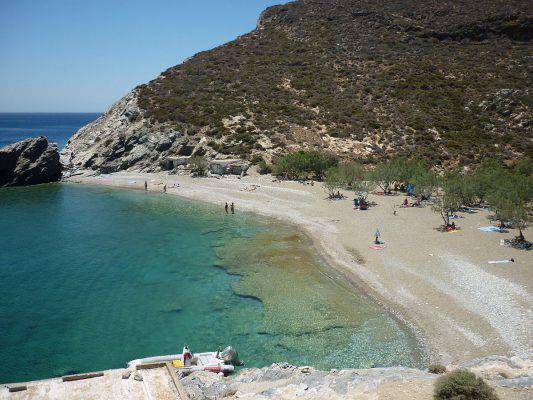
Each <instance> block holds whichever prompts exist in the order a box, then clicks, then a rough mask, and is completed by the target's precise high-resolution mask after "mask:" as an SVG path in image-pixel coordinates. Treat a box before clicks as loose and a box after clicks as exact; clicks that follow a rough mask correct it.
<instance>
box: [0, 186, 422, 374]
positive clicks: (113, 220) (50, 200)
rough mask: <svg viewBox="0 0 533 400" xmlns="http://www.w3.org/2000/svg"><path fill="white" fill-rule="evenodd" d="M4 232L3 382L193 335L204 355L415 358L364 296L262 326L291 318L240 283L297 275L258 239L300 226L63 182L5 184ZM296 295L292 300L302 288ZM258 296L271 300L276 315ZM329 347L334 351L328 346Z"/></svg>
mask: <svg viewBox="0 0 533 400" xmlns="http://www.w3.org/2000/svg"><path fill="white" fill-rule="evenodd" d="M0 232H1V239H2V240H1V241H0V293H1V297H0V359H1V360H2V363H0V382H14V381H26V380H32V379H38V378H45V377H50V376H58V375H63V374H66V373H72V372H74V371H75V372H80V371H91V370H101V369H108V368H114V367H121V366H123V365H124V364H125V363H126V362H127V361H129V360H131V359H135V358H140V357H145V356H154V355H161V354H169V353H175V352H178V351H179V350H180V349H181V346H182V345H183V343H185V342H186V343H188V344H189V345H190V346H191V348H192V349H193V350H196V351H205V350H211V349H214V348H215V347H216V346H217V345H223V346H224V345H228V344H231V345H233V346H235V347H236V348H237V349H238V350H239V353H240V355H241V357H242V358H244V359H245V360H246V361H247V362H248V365H251V366H263V365H268V364H270V363H272V362H278V361H289V362H294V363H297V364H311V365H317V366H320V367H323V368H333V367H336V368H340V367H349V366H351V367H359V366H370V365H395V364H403V365H416V364H417V363H419V362H420V357H419V354H418V352H417V349H416V343H415V342H414V341H413V339H412V338H411V337H410V336H409V334H408V332H407V331H406V330H405V329H404V328H403V327H402V326H400V325H399V324H398V323H397V322H396V321H395V320H394V319H392V318H391V317H390V316H389V315H388V314H386V313H385V312H383V310H381V309H380V308H379V307H377V306H375V305H374V304H373V303H371V302H370V301H369V300H368V299H366V298H364V297H362V296H359V295H357V294H354V295H353V296H354V297H353V298H349V299H348V300H347V301H350V302H351V303H350V304H341V305H338V304H337V303H334V304H333V303H332V304H326V303H327V301H326V300H324V301H323V302H324V304H326V305H324V307H325V308H324V309H325V310H326V311H327V312H328V313H329V314H331V313H335V312H336V311H335V310H336V307H338V309H339V311H338V313H339V314H342V313H343V312H344V313H346V309H349V308H350V307H354V309H357V310H361V312H360V313H359V314H358V318H357V319H353V320H352V319H351V317H350V318H344V317H343V319H342V321H341V322H335V324H336V325H335V326H332V327H331V326H329V325H328V324H322V325H320V326H325V327H326V328H324V329H321V330H320V331H316V332H313V331H306V332H304V333H302V332H298V331H293V332H287V333H286V334H285V333H284V332H279V331H277V332H272V330H271V329H270V328H269V326H265V323H264V320H265V319H268V320H269V321H270V323H271V324H272V321H274V324H275V321H277V320H279V321H286V320H287V315H283V313H284V311H283V310H282V309H281V308H283V307H278V308H279V309H277V308H276V303H275V302H272V301H270V300H272V299H269V298H268V297H267V296H271V295H270V294H269V290H268V289H269V286H268V285H269V282H265V280H264V279H263V280H262V281H261V282H260V284H258V282H257V281H254V280H253V279H248V281H249V282H250V283H249V284H246V280H245V279H244V277H248V278H253V276H259V275H258V272H261V273H265V272H268V274H270V275H266V276H270V277H269V278H268V279H267V280H270V279H272V280H275V279H279V281H280V282H281V281H283V280H287V279H294V280H300V278H298V275H297V274H296V275H295V271H296V272H297V271H299V267H298V265H297V264H296V265H295V266H293V270H292V272H291V274H290V275H287V276H285V275H283V274H285V273H286V271H285V270H284V269H283V268H277V269H275V270H274V269H268V268H271V267H269V262H267V261H265V259H266V258H265V257H267V256H266V255H264V254H263V255H261V256H259V255H258V256H257V257H255V256H253V254H255V252H254V251H253V246H261V249H262V250H265V248H268V246H269V244H268V240H267V241H265V240H259V239H258V238H262V237H264V235H272V237H274V238H276V237H281V236H284V235H285V236H286V235H287V234H290V233H291V232H292V233H294V231H293V230H292V229H291V228H288V227H286V226H280V225H276V224H273V223H271V222H269V221H266V220H262V219H258V218H257V217H255V216H253V215H248V214H237V215H235V216H231V215H230V216H227V215H225V214H224V213H221V210H220V209H219V208H217V207H213V206H210V205H205V204H200V203H192V202H189V201H185V200H181V199H178V198H176V197H171V196H164V195H158V194H147V193H144V192H137V191H127V190H115V189H108V188H101V187H90V186H75V185H59V184H58V185H45V186H38V187H31V188H10V189H0ZM300 242H301V241H300V240H299V241H298V243H300ZM242 243H245V245H244V246H245V247H247V248H246V254H244V249H243V245H242ZM246 243H249V246H247V245H246ZM298 243H297V244H296V245H298ZM305 246H306V243H304V242H301V245H300V247H299V248H297V249H296V250H292V249H289V250H291V251H300V252H301V251H305V250H302V249H305V248H306V247H305ZM286 247H287V246H285V250H284V251H286V250H287V249H286ZM240 251H243V256H242V257H240V255H239V252H240ZM273 251H274V250H273ZM257 254H259V253H257ZM278 255H279V254H278ZM261 257H262V258H261ZM256 258H257V259H256ZM300 258H301V257H300ZM239 259H242V260H246V262H245V263H244V265H237V264H239V262H238V261H236V260H239ZM309 259H311V258H309ZM272 260H273V259H271V260H270V263H271V264H272ZM312 262H313V261H306V265H305V267H306V268H307V270H305V269H302V271H304V272H305V274H306V275H305V276H306V280H307V281H310V282H307V281H306V282H305V285H306V287H309V285H315V286H316V291H317V293H319V294H320V293H321V291H323V292H324V293H329V292H331V293H334V292H336V291H337V289H335V288H333V287H330V285H334V284H335V282H333V281H331V277H328V276H326V275H324V274H323V273H317V274H316V277H314V275H313V273H309V272H308V270H309V268H310V265H309V264H310V263H312ZM272 265H273V264H272ZM232 267H235V268H237V267H238V271H237V272H236V271H232V270H231V268H232ZM278 267H279V265H278ZM258 268H259V269H258ZM265 268H266V269H265ZM320 268H321V267H320ZM310 270H311V271H314V270H316V268H314V267H313V268H311V269H310ZM247 271H250V274H251V275H250V276H247V273H248V272H247ZM253 274H255V275H253ZM252 275H253V276H252ZM302 282H303V281H302ZM302 284H303V283H302ZM239 285H240V286H239ZM261 285H262V286H261ZM328 285H329V286H328ZM237 287H238V290H236V288H237ZM332 288H333V289H332ZM297 289H298V285H295V291H294V293H291V296H294V301H299V298H300V297H301V296H303V294H302V295H300V294H299V293H300V292H303V290H302V291H299V290H297ZM313 290H315V289H313ZM338 290H341V291H342V290H345V289H343V288H339V289H338ZM256 292H257V293H256ZM299 296H300V297H299ZM260 298H262V299H263V300H264V301H267V303H268V304H269V307H268V313H270V314H269V316H268V318H265V307H264V306H263V302H262V301H261V300H259V299H260ZM343 298H344V297H343ZM321 301H322V300H321ZM343 301H344V300H343ZM291 302H292V300H291ZM267 303H265V304H267ZM286 312H287V311H285V313H286ZM310 317H311V316H307V318H310ZM294 318H297V319H301V318H303V319H305V318H306V315H303V314H302V315H300V316H294ZM312 318H315V319H317V317H316V315H314V316H312ZM319 318H320V317H319ZM332 323H333V322H332ZM339 324H340V325H339ZM303 325H305V326H307V325H309V324H305V323H304V324H303ZM280 326H283V325H280ZM376 338H377V339H376ZM332 341H334V343H335V344H336V346H335V351H328V352H324V351H323V349H324V348H326V347H327V346H326V345H327V343H331V342H332Z"/></svg>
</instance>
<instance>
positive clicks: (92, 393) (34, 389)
mask: <svg viewBox="0 0 533 400" xmlns="http://www.w3.org/2000/svg"><path fill="white" fill-rule="evenodd" d="M125 371H126V369H114V370H108V371H103V372H104V375H103V376H102V377H95V378H91V379H83V380H76V381H69V382H63V379H62V378H54V379H46V380H42V381H33V382H26V383H23V384H17V386H21V385H26V386H27V389H26V390H23V391H20V392H12V393H10V392H9V389H8V387H9V386H12V385H2V386H1V387H0V400H4V399H5V400H37V399H39V400H65V399H69V400H82V399H83V400H86V399H91V400H119V399H120V400H122V399H124V400H126V399H127V400H156V399H157V400H176V399H177V398H179V397H178V393H177V390H176V388H175V386H174V383H173V381H172V378H171V376H170V374H169V373H168V370H167V368H166V367H162V368H155V369H146V370H141V371H133V372H132V374H131V376H130V377H129V378H128V379H122V374H123V373H124V372H125ZM135 373H138V374H140V375H141V376H142V378H143V380H142V381H136V380H135V379H133V376H134V374H135Z"/></svg>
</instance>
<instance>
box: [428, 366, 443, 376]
mask: <svg viewBox="0 0 533 400" xmlns="http://www.w3.org/2000/svg"><path fill="white" fill-rule="evenodd" d="M428 371H429V373H431V374H444V373H445V372H446V367H445V366H444V365H442V364H431V365H430V366H429V367H428Z"/></svg>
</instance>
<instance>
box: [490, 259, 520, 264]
mask: <svg viewBox="0 0 533 400" xmlns="http://www.w3.org/2000/svg"><path fill="white" fill-rule="evenodd" d="M512 262H514V260H500V261H489V262H488V263H489V264H507V263H512Z"/></svg>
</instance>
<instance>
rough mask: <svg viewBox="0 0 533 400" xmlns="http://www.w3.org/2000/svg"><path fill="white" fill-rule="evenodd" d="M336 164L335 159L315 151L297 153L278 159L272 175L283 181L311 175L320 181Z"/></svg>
mask: <svg viewBox="0 0 533 400" xmlns="http://www.w3.org/2000/svg"><path fill="white" fill-rule="evenodd" d="M337 164H338V159H337V157H335V156H333V155H330V154H323V153H319V152H317V151H298V152H296V153H289V154H287V155H285V156H282V157H280V158H278V159H277V160H276V161H275V163H274V169H273V170H274V173H275V174H276V175H278V176H282V177H284V178H285V179H300V178H303V179H305V178H307V176H308V175H309V174H312V175H313V176H314V177H315V178H317V179H321V178H322V176H323V175H324V173H325V172H326V170H327V169H328V168H331V167H334V166H336V165H337Z"/></svg>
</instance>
